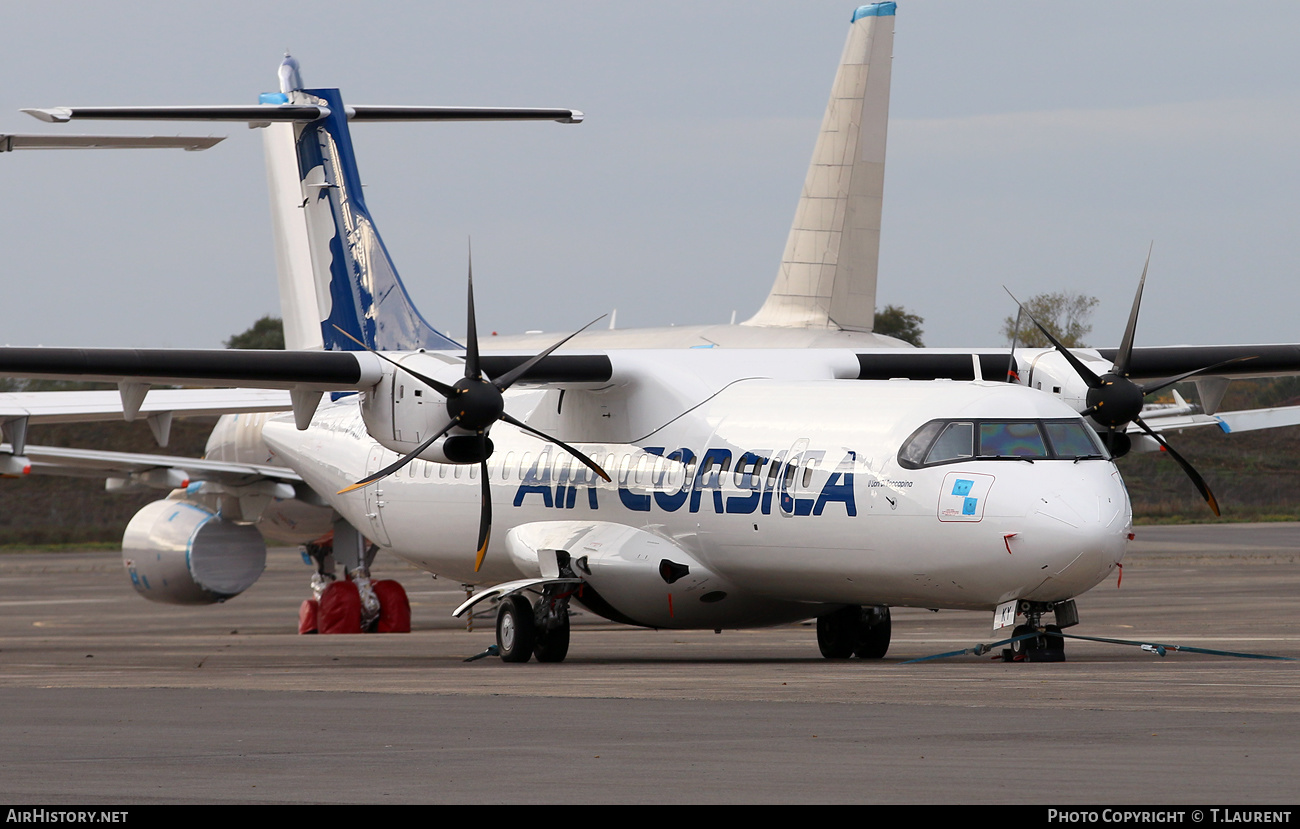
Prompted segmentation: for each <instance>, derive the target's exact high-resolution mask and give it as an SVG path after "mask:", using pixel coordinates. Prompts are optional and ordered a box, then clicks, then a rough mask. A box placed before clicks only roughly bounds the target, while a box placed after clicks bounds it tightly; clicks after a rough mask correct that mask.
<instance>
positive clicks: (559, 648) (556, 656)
mask: <svg viewBox="0 0 1300 829" xmlns="http://www.w3.org/2000/svg"><path fill="white" fill-rule="evenodd" d="M568 655H569V617H568V616H567V615H566V616H565V617H564V622H563V623H562V624H560V625H559V626H558V627H554V628H551V629H549V630H538V631H537V641H535V642H534V643H533V656H535V657H537V661H538V662H563V661H564V657H566V656H568Z"/></svg>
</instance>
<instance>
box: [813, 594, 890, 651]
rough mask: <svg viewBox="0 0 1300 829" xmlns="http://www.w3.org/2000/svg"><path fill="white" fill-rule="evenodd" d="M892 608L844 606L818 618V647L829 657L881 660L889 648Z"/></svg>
mask: <svg viewBox="0 0 1300 829" xmlns="http://www.w3.org/2000/svg"><path fill="white" fill-rule="evenodd" d="M890 633H891V625H890V621H889V608H888V607H884V606H879V607H858V606H856V605H854V606H850V607H845V608H841V609H840V610H837V611H835V612H834V613H827V614H826V615H825V616H818V617H817V647H818V648H819V649H820V650H821V652H822V656H824V657H826V658H827V659H848V658H849V657H850V656H854V655H856V656H858V657H859V658H861V659H880V658H882V657H884V655H885V653H886V652H887V651H888V650H889V637H890Z"/></svg>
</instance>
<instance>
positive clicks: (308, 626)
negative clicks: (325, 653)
mask: <svg viewBox="0 0 1300 829" xmlns="http://www.w3.org/2000/svg"><path fill="white" fill-rule="evenodd" d="M319 616H320V602H318V601H316V600H315V599H303V600H302V606H300V607H299V608H298V633H300V634H307V633H316V631H317V624H316V620H317V618H319Z"/></svg>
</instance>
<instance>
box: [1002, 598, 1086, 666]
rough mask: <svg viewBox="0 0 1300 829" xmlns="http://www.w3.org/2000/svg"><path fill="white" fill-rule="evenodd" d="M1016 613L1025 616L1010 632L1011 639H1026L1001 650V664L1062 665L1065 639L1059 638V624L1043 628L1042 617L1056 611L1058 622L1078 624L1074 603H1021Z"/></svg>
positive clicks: (1060, 636)
mask: <svg viewBox="0 0 1300 829" xmlns="http://www.w3.org/2000/svg"><path fill="white" fill-rule="evenodd" d="M1017 611H1018V612H1019V613H1021V614H1023V615H1024V617H1025V622H1026V624H1023V625H1016V627H1015V629H1014V630H1012V631H1011V636H1012V637H1013V638H1015V637H1019V636H1029V638H1028V639H1020V640H1018V641H1016V642H1012V643H1011V647H1009V648H1004V649H1003V650H1002V661H1003V662H1064V661H1065V637H1063V636H1062V635H1061V625H1044V624H1043V614H1044V613H1048V612H1053V611H1054V612H1055V614H1056V618H1057V621H1063V622H1065V624H1066V625H1067V626H1068V625H1070V624H1075V623H1077V622H1078V614H1077V612H1076V611H1075V609H1074V602H1073V601H1072V600H1071V601H1069V602H1060V603H1059V604H1057V605H1049V604H1046V603H1044V602H1021V603H1020V607H1018V608H1017Z"/></svg>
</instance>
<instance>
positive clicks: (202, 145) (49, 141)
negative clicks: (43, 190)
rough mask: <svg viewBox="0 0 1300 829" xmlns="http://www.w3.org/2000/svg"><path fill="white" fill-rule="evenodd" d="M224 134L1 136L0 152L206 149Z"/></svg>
mask: <svg viewBox="0 0 1300 829" xmlns="http://www.w3.org/2000/svg"><path fill="white" fill-rule="evenodd" d="M225 140H226V137H225V136H224V135H26V134H17V133H15V134H11V135H3V134H0V153H7V152H12V151H13V150H149V149H157V150H169V149H175V150H185V151H186V152H194V151H197V150H206V149H208V148H209V147H214V146H216V145H217V144H219V143H220V142H222V141H225Z"/></svg>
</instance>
